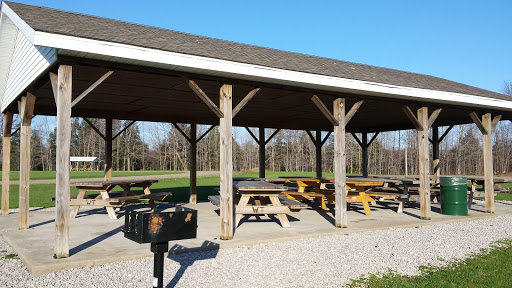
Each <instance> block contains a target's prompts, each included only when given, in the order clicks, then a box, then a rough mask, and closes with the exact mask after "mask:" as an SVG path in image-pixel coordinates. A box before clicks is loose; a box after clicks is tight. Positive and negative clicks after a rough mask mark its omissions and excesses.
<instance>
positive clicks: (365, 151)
mask: <svg viewBox="0 0 512 288" xmlns="http://www.w3.org/2000/svg"><path fill="white" fill-rule="evenodd" d="M361 144H362V145H361V152H362V154H363V157H362V158H363V177H368V146H369V145H368V133H366V132H363V133H362V134H361Z"/></svg>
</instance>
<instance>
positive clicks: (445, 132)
mask: <svg viewBox="0 0 512 288" xmlns="http://www.w3.org/2000/svg"><path fill="white" fill-rule="evenodd" d="M453 126H454V125H450V127H448V129H446V131H444V133H443V135H441V137H439V142H441V141H443V139H444V137H446V135H448V133H449V132H450V130H452V128H453Z"/></svg>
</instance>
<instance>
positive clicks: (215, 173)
mask: <svg viewBox="0 0 512 288" xmlns="http://www.w3.org/2000/svg"><path fill="white" fill-rule="evenodd" d="M189 175H190V172H188V171H184V172H179V173H172V174H161V175H142V176H123V177H114V179H115V180H122V179H129V180H145V179H152V180H153V179H155V180H158V179H170V178H188V177H189ZM215 176H219V171H197V178H199V177H215ZM103 180H105V179H104V178H77V179H74V178H72V179H71V183H73V182H87V181H103ZM19 183H20V181H18V180H15V181H10V184H19ZM30 184H55V179H42V180H31V181H30Z"/></svg>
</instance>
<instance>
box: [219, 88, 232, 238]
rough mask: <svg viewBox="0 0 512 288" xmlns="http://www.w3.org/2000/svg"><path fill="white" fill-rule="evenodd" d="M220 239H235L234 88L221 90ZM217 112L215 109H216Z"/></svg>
mask: <svg viewBox="0 0 512 288" xmlns="http://www.w3.org/2000/svg"><path fill="white" fill-rule="evenodd" d="M219 106H220V107H219V108H220V109H218V110H219V112H220V113H219V114H217V115H221V116H219V117H220V233H221V234H220V239H223V240H229V239H233V232H234V231H233V228H234V226H233V220H234V219H233V218H234V217H233V216H234V213H233V212H234V207H233V204H234V202H233V158H232V153H233V137H232V124H233V118H232V112H233V111H232V107H233V88H232V86H231V85H227V84H225V85H223V86H222V87H221V88H220V105H219ZM214 110H215V109H214Z"/></svg>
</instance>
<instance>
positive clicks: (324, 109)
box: [311, 95, 339, 126]
mask: <svg viewBox="0 0 512 288" xmlns="http://www.w3.org/2000/svg"><path fill="white" fill-rule="evenodd" d="M311 101H313V103H315V105H316V107H318V109H320V112H322V114H324V116H325V117H326V118H327V120H329V122H331V123H332V125H333V126H338V125H339V123H338V121H337V120H336V118H335V117H334V115H333V114H332V113H331V111H329V109H328V108H327V107H326V106H325V104H324V103H323V102H322V100H320V98H318V96H316V95H313V97H311Z"/></svg>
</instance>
